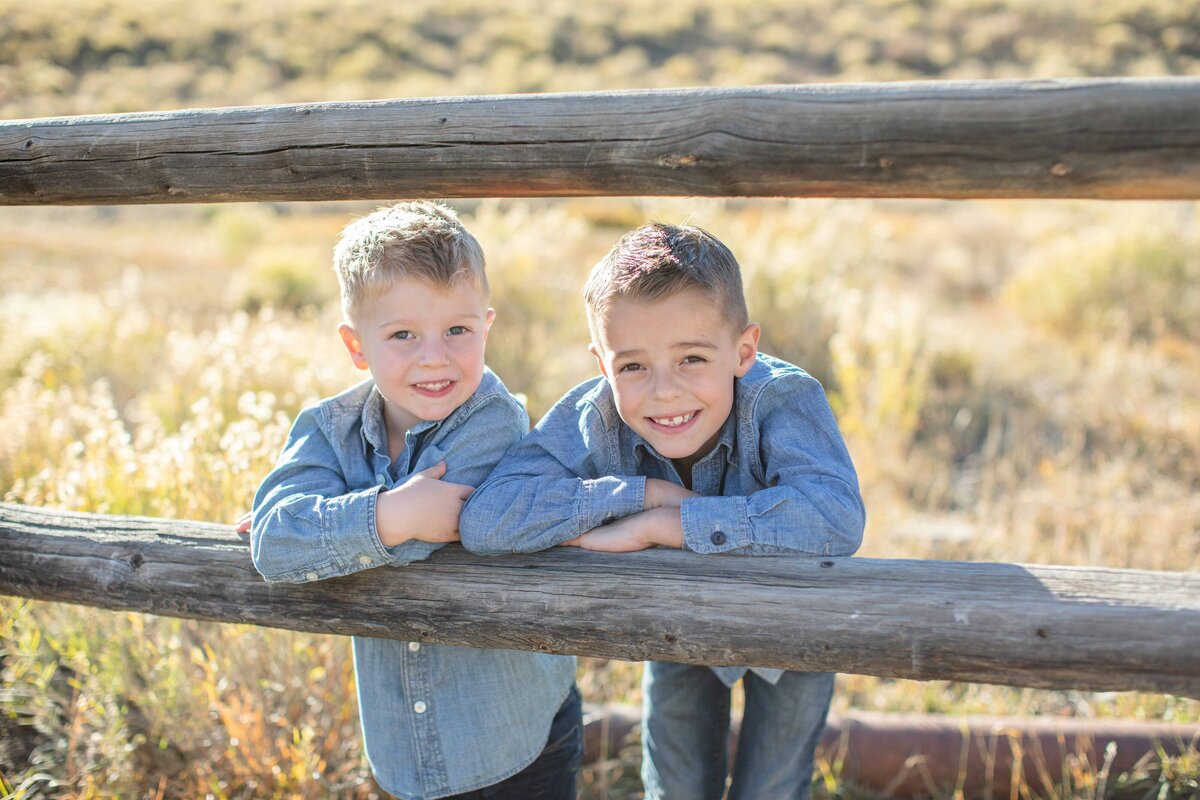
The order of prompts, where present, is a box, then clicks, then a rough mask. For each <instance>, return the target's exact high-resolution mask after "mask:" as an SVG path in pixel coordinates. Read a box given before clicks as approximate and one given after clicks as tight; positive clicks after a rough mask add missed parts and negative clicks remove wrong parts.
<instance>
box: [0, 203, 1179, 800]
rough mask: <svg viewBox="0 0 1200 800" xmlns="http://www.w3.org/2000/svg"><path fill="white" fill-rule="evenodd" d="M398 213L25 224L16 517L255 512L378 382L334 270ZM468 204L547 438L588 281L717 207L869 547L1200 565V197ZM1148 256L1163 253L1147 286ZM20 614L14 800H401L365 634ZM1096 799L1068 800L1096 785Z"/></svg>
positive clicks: (995, 701) (503, 361)
mask: <svg viewBox="0 0 1200 800" xmlns="http://www.w3.org/2000/svg"><path fill="white" fill-rule="evenodd" d="M370 207H371V206H370V205H355V206H351V207H347V206H334V207H328V208H320V207H318V208H314V209H311V210H306V209H291V210H280V209H273V208H270V207H265V206H263V207H259V206H246V207H230V208H225V209H220V210H219V211H210V210H200V209H130V210H123V211H105V212H99V211H92V210H80V209H57V210H54V209H37V210H19V211H18V210H10V211H6V212H5V213H4V214H3V215H0V251H3V252H5V253H6V258H4V259H3V260H0V279H2V280H3V282H4V285H5V286H6V292H5V295H4V298H3V300H2V301H0V374H2V375H3V376H4V378H3V387H4V388H3V393H2V394H0V492H2V493H3V494H2V496H3V499H4V500H5V501H10V502H23V503H35V504H44V505H53V506H58V507H62V508H69V509H79V510H89V511H102V512H108V513H133V514H148V515H155V516H166V517H182V518H195V519H208V520H231V519H233V518H234V517H235V516H236V515H237V514H238V513H239V512H240V511H242V510H244V509H245V508H246V507H247V505H248V503H249V500H250V497H251V495H252V493H253V491H254V488H255V486H256V484H257V482H258V480H259V479H260V478H261V477H262V475H264V474H265V473H266V471H267V470H268V469H269V468H270V466H271V464H272V462H273V459H274V457H275V454H276V452H277V451H278V449H279V447H280V445H281V444H282V442H283V438H284V436H285V434H286V431H287V428H288V425H289V424H290V421H291V419H292V417H293V416H294V414H295V413H296V411H297V410H298V409H299V408H300V407H302V406H303V405H304V404H306V403H309V402H311V401H313V400H314V399H316V398H318V397H320V396H322V395H327V394H330V393H332V392H335V391H338V390H339V389H340V388H342V387H343V386H345V385H347V384H348V383H349V382H351V381H353V380H357V379H358V376H359V374H358V373H356V372H355V371H354V370H353V369H352V368H351V367H350V365H349V363H348V360H347V359H346V357H345V356H344V355H343V353H342V352H341V351H340V344H339V343H338V341H337V337H336V335H335V334H334V327H335V325H336V322H337V314H338V311H337V303H336V301H335V300H334V295H333V290H332V288H331V287H332V282H331V277H330V275H329V274H328V273H329V267H328V264H327V261H328V253H329V250H330V248H331V246H332V242H333V240H334V238H335V236H336V231H337V230H338V229H339V228H340V226H341V225H342V224H343V223H344V222H345V221H346V220H348V219H349V218H350V217H351V216H353V215H355V214H356V213H359V212H361V211H363V210H366V209H367V208H370ZM461 207H462V210H463V214H464V218H465V220H466V222H467V224H468V225H469V226H470V227H471V228H472V230H474V231H475V232H476V234H477V235H478V236H479V238H480V240H481V242H482V243H483V245H484V247H485V250H486V251H487V253H488V258H489V270H490V274H491V279H492V284H493V293H494V298H493V299H494V303H495V305H496V307H497V309H498V317H497V322H496V327H495V329H494V331H493V336H492V337H491V339H490V340H489V362H490V363H491V364H492V365H493V367H495V368H496V369H497V371H498V372H500V374H501V375H502V376H503V377H504V378H505V379H506V381H508V383H509V384H510V386H512V388H514V390H517V391H521V392H523V393H524V394H525V395H526V397H527V399H528V403H529V407H530V410H531V413H532V414H533V416H534V417H535V418H536V417H537V416H538V415H539V414H540V413H542V412H543V411H544V410H545V409H546V408H548V406H549V405H550V404H551V403H552V402H553V400H554V399H555V398H556V396H557V395H558V394H560V393H561V392H562V391H565V389H566V388H568V387H569V386H570V385H572V384H573V383H574V382H576V381H578V380H580V379H582V378H585V377H588V376H590V375H591V374H593V366H592V363H591V361H590V356H588V355H587V353H586V350H585V347H586V328H585V325H584V323H583V317H582V308H581V302H580V298H579V287H580V286H581V284H582V278H583V275H584V274H585V273H586V270H587V269H588V268H589V267H590V265H591V264H592V263H594V262H595V260H596V259H598V258H599V257H600V256H601V255H602V254H603V253H604V252H605V251H606V250H607V248H608V247H609V246H610V245H611V244H612V242H613V241H615V239H616V238H617V236H618V235H619V234H620V233H621V232H622V231H623V230H624V229H625V228H627V227H629V226H631V225H633V224H637V223H639V222H641V221H644V220H648V219H661V220H667V221H683V220H687V221H690V222H692V223H693V224H699V225H702V226H705V227H707V228H709V229H711V230H712V231H714V232H715V233H716V234H717V235H719V236H720V237H721V238H722V239H723V240H725V241H726V242H728V243H729V244H730V245H731V247H732V248H733V250H734V251H735V253H736V254H737V255H738V256H739V259H740V260H741V261H742V263H743V267H744V270H745V273H746V283H747V292H748V295H749V298H750V305H751V310H752V314H753V316H754V317H755V318H756V319H757V320H758V321H760V322H761V323H762V325H763V328H764V349H766V350H768V351H770V352H773V353H775V354H777V355H780V356H782V357H785V358H788V359H791V360H793V361H795V362H797V363H800V364H801V365H804V366H806V367H808V368H809V369H810V370H811V371H812V372H813V373H814V374H815V375H817V377H819V378H820V379H821V380H822V381H823V382H824V384H825V386H826V388H827V390H828V391H829V393H830V396H831V400H832V402H833V404H834V406H835V409H836V411H837V414H838V416H839V422H840V424H841V426H842V428H843V430H844V432H845V435H846V437H847V440H848V442H849V444H850V447H851V449H852V451H853V455H854V458H855V462H856V464H857V466H858V468H859V471H860V475H861V478H862V482H863V490H864V494H865V496H866V498H867V504H868V509H869V515H870V521H869V526H868V532H867V539H866V545H865V547H864V549H863V553H864V554H867V555H872V556H881V557H918V558H960V559H986V560H1001V561H1019V562H1043V563H1065V564H1092V565H1103V566H1112V567H1127V568H1144V569H1190V570H1195V569H1197V568H1200V527H1198V522H1197V521H1198V520H1200V492H1197V491H1196V490H1197V486H1198V485H1200V463H1198V462H1197V453H1198V452H1200V407H1198V406H1200V338H1198V337H1197V333H1196V330H1195V328H1194V327H1189V325H1188V323H1189V322H1190V321H1192V320H1194V319H1196V318H1200V309H1197V308H1196V302H1197V301H1196V296H1195V294H1194V287H1195V286H1196V285H1197V282H1196V277H1197V273H1198V271H1200V240H1198V235H1197V227H1198V222H1200V220H1198V218H1197V212H1196V208H1195V207H1194V206H1192V205H1162V204H1147V205H1136V204H1123V205H1121V206H1119V207H1118V206H1111V205H1102V204H1087V203H1080V204H1069V203H979V204H971V205H962V204H948V203H896V202H845V201H842V202H829V201H761V202H732V201H715V200H714V201H666V200H654V201H651V200H643V201H616V200H613V201H599V200H591V201H562V202H495V201H489V202H480V203H464V204H461ZM63 230H70V231H71V232H72V234H71V241H72V242H74V246H70V245H68V244H67V243H65V242H64V237H62V236H61V235H56V234H59V233H60V232H61V231H63ZM1147 231H1150V232H1151V233H1149V234H1148V233H1147ZM83 243H86V246H84V244H83ZM548 243H552V245H551V246H548ZM1067 254H1069V255H1070V257H1071V259H1073V260H1068V259H1067ZM1143 259H1145V260H1148V261H1149V262H1150V263H1151V264H1152V265H1153V264H1157V265H1164V266H1155V267H1152V268H1151V269H1150V275H1151V276H1152V278H1153V281H1154V283H1153V285H1152V286H1143V285H1142V283H1141V282H1140V281H1135V282H1134V283H1135V284H1136V286H1133V287H1132V288H1131V286H1130V275H1131V273H1132V274H1134V275H1135V276H1137V275H1140V273H1138V272H1136V270H1137V269H1138V265H1139V264H1141V263H1142V260H1143ZM1077 264H1085V265H1086V269H1085V270H1082V271H1081V270H1080V269H1078V268H1076V267H1075V266H1074V265H1077ZM1081 275H1082V276H1083V277H1081ZM1172 281H1173V282H1175V283H1173V284H1172ZM1133 320H1138V322H1137V324H1134V322H1133ZM1180 320H1182V321H1183V322H1182V323H1181V322H1180ZM3 607H4V617H3V624H2V626H0V658H2V672H0V705H2V706H3V709H4V712H5V717H4V722H3V723H0V724H3V725H4V726H5V728H6V730H5V731H4V732H3V733H0V740H3V741H5V742H7V743H8V744H7V745H6V747H7V749H2V748H0V774H2V775H3V776H4V780H6V781H7V782H8V784H9V788H10V790H11V793H12V794H13V796H16V797H38V796H46V797H49V796H53V797H80V798H82V797H126V796H147V797H179V798H184V797H202V796H212V797H215V798H220V797H228V798H242V797H244V798H250V797H331V796H339V797H354V798H360V797H369V796H371V795H372V794H373V793H377V789H375V787H374V786H373V784H372V783H371V782H370V780H369V777H368V776H367V775H366V773H365V770H364V767H363V764H362V756H361V748H360V746H359V743H358V739H357V731H356V727H355V726H356V716H355V709H354V708H353V700H352V698H353V676H352V670H351V668H350V665H349V656H348V652H347V648H346V644H345V642H344V641H343V640H340V639H337V638H331V637H322V636H314V635H307V634H293V633H283V632H277V631H267V630H263V629H255V628H247V627H242V626H231V625H206V624H201V623H195V622H184V621H179V620H169V619H156V618H152V617H145V616H141V615H137V614H111V613H108V612H100V611H92V610H87V609H79V608H73V607H66V606H56V605H47V604H34V603H26V602H22V601H18V600H5V601H3ZM1117 646H1119V645H1117ZM639 675H640V670H639V667H638V666H637V665H633V664H622V663H620V662H601V661H594V660H587V659H585V660H584V661H583V662H582V666H581V673H580V682H581V685H582V686H583V688H584V690H585V693H586V695H587V699H588V700H591V701H604V702H632V703H636V702H638V701H639V699H640V698H639V689H638V678H639ZM849 708H868V709H887V710H897V711H941V712H947V713H973V712H980V713H996V712H1003V713H1011V714H1068V715H1076V716H1086V717H1126V718H1137V719H1161V720H1173V721H1196V720H1198V719H1200V707H1198V706H1197V704H1196V702H1195V701H1190V700H1186V699H1183V698H1174V697H1169V696H1160V695H1143V694H1115V693H1114V694H1087V693H1080V692H1047V691H1034V690H1020V689H1009V688H1000V687H991V686H980V685H961V684H950V683H944V682H927V683H912V682H906V681H891V680H883V679H877V678H871V677H865V676H842V677H841V678H840V679H839V691H838V694H837V699H836V701H835V710H846V709H849ZM635 761H636V749H634V750H627V751H624V752H622V753H616V754H612V758H611V759H610V760H609V761H607V762H605V763H604V764H602V765H600V766H598V767H596V768H594V769H592V770H590V771H589V772H588V774H587V775H586V776H585V781H584V787H583V791H584V794H585V796H588V797H605V796H608V797H633V796H636V794H637V787H636V780H635V778H634V774H635V773H634V765H635ZM1170 769H1176V773H1171V772H1170ZM1197 774H1200V773H1198V771H1197V769H1196V768H1195V765H1191V766H1189V765H1188V764H1186V763H1184V764H1182V765H1180V764H1175V765H1174V766H1171V765H1169V769H1168V770H1167V771H1165V772H1156V773H1154V774H1151V775H1142V776H1140V777H1139V776H1127V777H1126V779H1125V780H1126V781H1127V782H1128V781H1134V780H1141V781H1143V782H1146V781H1149V783H1146V785H1147V786H1152V787H1154V791H1156V792H1157V791H1167V792H1168V794H1167V795H1164V796H1170V792H1173V791H1176V789H1177V788H1178V787H1184V788H1186V786H1188V785H1191V784H1188V781H1192V784H1194V783H1195V780H1196V776H1197ZM821 778H822V783H821V787H820V789H819V791H820V792H821V793H823V796H854V794H853V793H854V791H855V790H854V787H853V786H850V785H847V784H845V783H843V782H841V781H840V779H839V776H838V771H837V765H836V764H828V763H826V764H823V765H822V773H821ZM1092 778H1095V775H1094V774H1093V775H1092ZM1072 780H1073V781H1074V783H1073V784H1072V786H1073V787H1074V788H1071V787H1064V788H1063V794H1062V796H1063V797H1068V796H1076V795H1073V794H1071V792H1075V791H1076V789H1079V787H1082V786H1085V785H1086V784H1087V780H1088V776H1087V774H1084V773H1078V774H1076V775H1075V777H1074V778H1072ZM1139 785H1140V784H1139ZM1161 787H1167V789H1166V790H1163V789H1161ZM1081 791H1082V790H1081ZM1180 791H1182V789H1181V790H1180Z"/></svg>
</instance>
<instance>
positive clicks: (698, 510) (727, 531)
mask: <svg viewBox="0 0 1200 800" xmlns="http://www.w3.org/2000/svg"><path fill="white" fill-rule="evenodd" d="M680 518H681V520H682V522H683V545H684V547H685V548H686V549H688V550H692V551H694V552H697V553H728V552H730V551H732V550H742V549H745V548H746V547H748V546H749V545H750V544H751V543H752V542H753V534H752V531H751V529H750V520H749V511H748V509H747V502H746V498H745V497H690V498H688V499H687V500H684V501H683V503H681V504H680Z"/></svg>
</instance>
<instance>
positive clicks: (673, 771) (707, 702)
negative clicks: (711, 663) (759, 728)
mask: <svg viewBox="0 0 1200 800" xmlns="http://www.w3.org/2000/svg"><path fill="white" fill-rule="evenodd" d="M728 738H729V687H727V686H726V685H725V684H723V683H721V680H720V679H719V678H718V677H717V676H716V675H714V674H713V671H712V670H711V669H709V668H708V667H697V666H692V665H690V664H670V663H667V662H665V661H650V662H647V663H646V666H645V672H644V673H643V680H642V784H643V786H644V787H645V791H646V800H720V798H721V796H722V794H724V791H725V775H726V742H727V741H728Z"/></svg>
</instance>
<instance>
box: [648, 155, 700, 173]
mask: <svg viewBox="0 0 1200 800" xmlns="http://www.w3.org/2000/svg"><path fill="white" fill-rule="evenodd" d="M699 161H700V156H692V155H682V154H680V153H668V154H667V155H665V156H659V157H658V165H659V166H660V167H667V168H669V169H679V168H680V167H694V166H695V165H696V164H697V163H699Z"/></svg>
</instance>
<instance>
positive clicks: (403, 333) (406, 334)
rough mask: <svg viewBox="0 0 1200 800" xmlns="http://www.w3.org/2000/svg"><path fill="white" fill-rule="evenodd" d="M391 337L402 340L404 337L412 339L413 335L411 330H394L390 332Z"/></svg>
mask: <svg viewBox="0 0 1200 800" xmlns="http://www.w3.org/2000/svg"><path fill="white" fill-rule="evenodd" d="M392 338H393V339H400V340H401V341H404V340H406V339H412V338H414V337H413V332H412V331H396V332H395V333H393V334H392Z"/></svg>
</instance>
